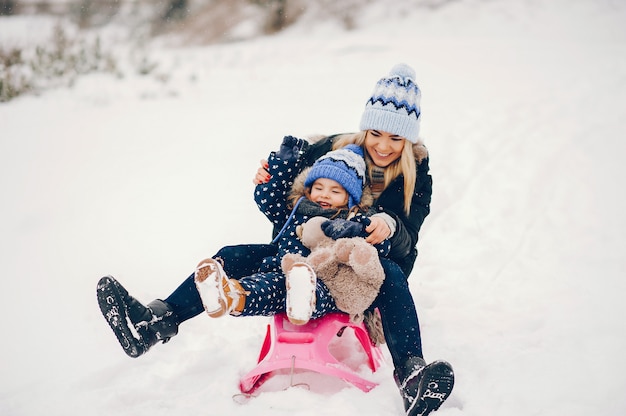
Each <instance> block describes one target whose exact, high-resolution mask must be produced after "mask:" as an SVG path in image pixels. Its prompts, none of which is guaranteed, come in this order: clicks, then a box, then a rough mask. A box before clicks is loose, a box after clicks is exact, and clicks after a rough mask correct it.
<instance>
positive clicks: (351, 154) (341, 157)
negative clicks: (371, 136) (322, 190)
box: [304, 144, 365, 208]
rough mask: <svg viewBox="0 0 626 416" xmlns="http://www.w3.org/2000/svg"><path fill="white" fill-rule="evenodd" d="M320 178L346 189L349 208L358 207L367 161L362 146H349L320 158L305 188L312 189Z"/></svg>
mask: <svg viewBox="0 0 626 416" xmlns="http://www.w3.org/2000/svg"><path fill="white" fill-rule="evenodd" d="M319 178H328V179H332V180H334V181H336V182H338V183H339V184H340V185H341V186H343V187H344V189H345V190H346V192H348V208H352V207H353V206H355V205H358V204H359V203H360V202H361V196H363V187H364V186H365V160H364V159H363V149H361V146H358V145H356V144H349V145H347V146H345V147H342V148H341V149H337V150H333V151H332V152H328V153H326V154H325V155H324V156H322V157H320V158H319V159H318V160H317V161H316V162H315V163H314V164H313V166H312V167H311V170H310V171H309V173H308V174H307V176H306V179H305V180H304V186H306V187H310V186H311V185H313V182H315V181H316V180H317V179H319Z"/></svg>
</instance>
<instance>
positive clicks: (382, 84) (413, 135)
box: [360, 64, 422, 143]
mask: <svg viewBox="0 0 626 416" xmlns="http://www.w3.org/2000/svg"><path fill="white" fill-rule="evenodd" d="M421 96H422V93H421V92H420V89H419V87H418V86H417V84H416V83H415V71H414V70H413V68H411V67H410V66H408V65H406V64H398V65H396V66H394V67H393V68H392V69H391V71H390V72H389V76H388V77H386V78H382V79H380V80H379V81H378V83H376V87H375V88H374V92H373V93H372V96H371V97H370V99H369V100H368V101H367V103H366V104H365V112H364V113H363V116H362V118H361V124H360V129H361V130H380V131H384V132H387V133H391V134H396V135H398V136H402V137H404V138H405V139H407V140H408V141H410V142H411V143H417V137H418V135H419V131H420V98H421Z"/></svg>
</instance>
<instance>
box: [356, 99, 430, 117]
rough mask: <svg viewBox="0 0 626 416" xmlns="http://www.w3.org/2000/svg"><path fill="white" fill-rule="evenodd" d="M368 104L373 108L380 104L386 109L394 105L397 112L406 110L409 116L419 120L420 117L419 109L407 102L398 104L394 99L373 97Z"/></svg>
mask: <svg viewBox="0 0 626 416" xmlns="http://www.w3.org/2000/svg"><path fill="white" fill-rule="evenodd" d="M367 103H368V104H369V105H372V106H374V105H376V103H380V104H381V105H382V107H385V106H386V105H387V104H393V106H394V107H395V109H396V110H401V109H404V110H405V111H406V113H407V115H409V116H410V115H415V118H419V116H420V112H419V111H418V110H417V108H415V106H412V105H411V104H410V103H408V102H406V101H400V102H398V101H396V100H395V99H393V97H392V98H388V99H385V97H372V98H370V99H369V101H368V102H367Z"/></svg>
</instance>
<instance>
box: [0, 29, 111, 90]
mask: <svg viewBox="0 0 626 416" xmlns="http://www.w3.org/2000/svg"><path fill="white" fill-rule="evenodd" d="M116 67H117V65H116V60H115V58H114V57H113V55H112V54H111V53H110V52H107V51H105V50H104V48H103V46H102V43H101V41H100V38H99V37H98V36H94V37H92V38H90V37H88V36H85V35H84V34H82V33H79V34H76V35H73V36H70V35H68V32H67V31H66V30H65V29H64V28H63V27H62V26H61V25H56V26H55V27H54V29H53V33H52V36H51V38H50V40H49V41H48V42H45V43H44V44H38V45H35V46H34V47H23V48H17V47H12V48H6V47H2V46H0V102H3V101H9V100H10V99H12V98H15V97H17V96H19V95H22V94H25V93H37V92H39V91H42V90H45V89H48V88H53V87H59V86H71V85H73V84H74V82H75V81H76V79H77V78H78V77H79V76H80V75H83V74H88V73H92V72H108V73H116V72H117V69H116Z"/></svg>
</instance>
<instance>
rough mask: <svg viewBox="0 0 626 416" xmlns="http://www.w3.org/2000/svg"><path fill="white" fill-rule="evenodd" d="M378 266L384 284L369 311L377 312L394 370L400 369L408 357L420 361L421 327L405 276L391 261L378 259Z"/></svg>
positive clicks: (421, 355)
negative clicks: (379, 262)
mask: <svg viewBox="0 0 626 416" xmlns="http://www.w3.org/2000/svg"><path fill="white" fill-rule="evenodd" d="M381 264H382V266H383V269H384V270H385V280H384V281H383V284H382V286H381V288H380V291H379V293H378V296H377V297H376V299H375V300H374V303H373V304H372V307H374V308H378V310H379V311H380V316H381V319H382V323H383V331H384V333H385V341H386V342H387V347H388V348H389V352H390V353H391V357H392V359H393V364H394V367H395V368H396V369H401V368H403V366H404V364H405V363H406V361H407V360H408V359H409V358H410V357H419V358H423V354H422V338H421V334H420V326H419V321H418V318H417V311H416V310H415V303H414V302H413V296H412V295H411V292H410V291H409V284H408V282H407V279H406V277H405V276H404V273H402V270H401V269H400V267H399V266H398V265H397V264H396V263H394V262H393V261H391V260H388V259H381Z"/></svg>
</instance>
